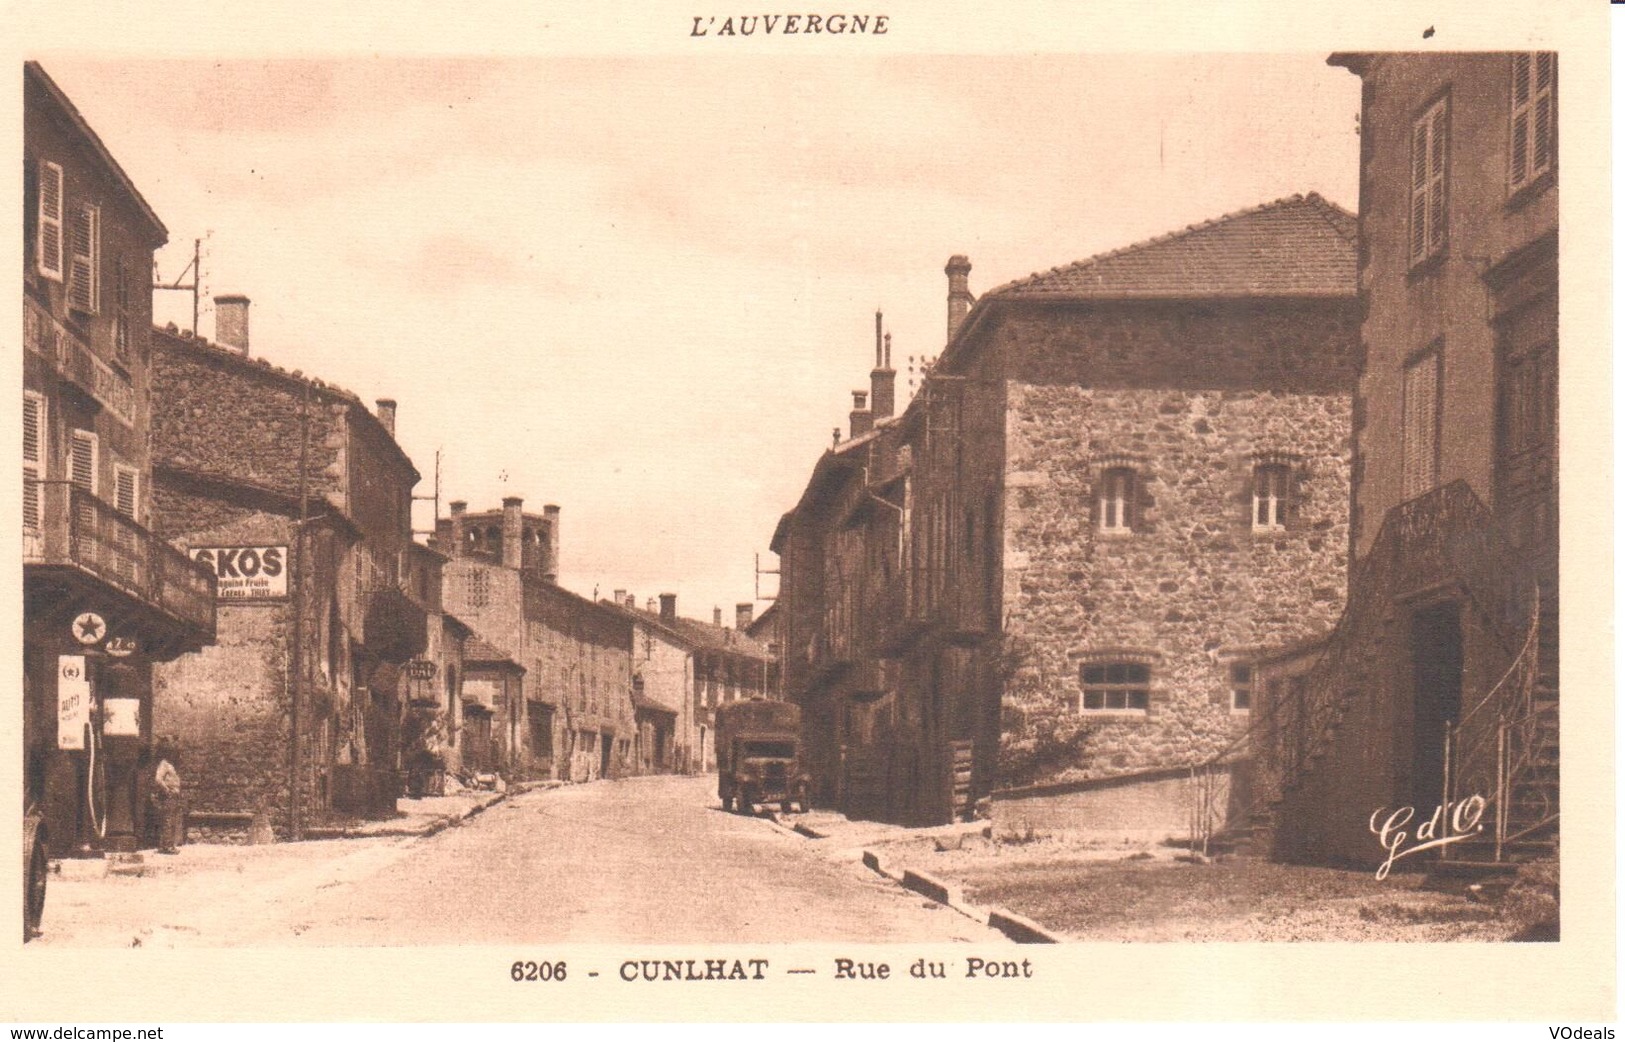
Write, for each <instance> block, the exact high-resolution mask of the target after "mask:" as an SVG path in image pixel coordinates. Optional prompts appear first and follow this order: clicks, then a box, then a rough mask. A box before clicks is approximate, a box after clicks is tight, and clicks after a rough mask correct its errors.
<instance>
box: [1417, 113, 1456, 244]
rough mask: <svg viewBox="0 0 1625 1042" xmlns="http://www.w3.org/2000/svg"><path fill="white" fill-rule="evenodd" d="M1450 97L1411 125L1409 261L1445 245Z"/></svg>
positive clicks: (1447, 202) (1447, 203)
mask: <svg viewBox="0 0 1625 1042" xmlns="http://www.w3.org/2000/svg"><path fill="white" fill-rule="evenodd" d="M1449 154H1450V99H1449V98H1448V97H1444V98H1440V99H1439V100H1438V101H1436V102H1434V103H1433V104H1432V105H1430V106H1429V107H1428V110H1427V111H1426V112H1424V113H1423V114H1422V115H1421V117H1420V118H1419V119H1417V121H1416V122H1415V123H1414V124H1412V126H1411V264H1413V265H1415V264H1420V263H1422V262H1423V261H1425V260H1428V259H1429V258H1431V257H1433V256H1434V255H1435V254H1437V253H1438V252H1439V251H1440V250H1442V249H1443V248H1444V244H1445V232H1446V224H1447V216H1446V207H1447V206H1448V205H1449V199H1448V197H1447V189H1448V184H1447V170H1446V167H1447V163H1448V159H1449Z"/></svg>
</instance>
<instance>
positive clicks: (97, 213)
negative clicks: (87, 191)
mask: <svg viewBox="0 0 1625 1042" xmlns="http://www.w3.org/2000/svg"><path fill="white" fill-rule="evenodd" d="M68 247H69V251H70V253H71V255H72V262H71V266H70V267H69V269H68V306H69V307H71V308H73V309H74V310H75V311H82V312H84V313H85V314H87V315H94V314H96V313H97V312H98V311H100V310H101V292H102V287H101V264H102V212H101V210H100V209H98V208H97V207H94V206H81V207H79V208H78V209H77V210H75V211H74V212H73V223H72V226H71V227H70V228H69V229H68Z"/></svg>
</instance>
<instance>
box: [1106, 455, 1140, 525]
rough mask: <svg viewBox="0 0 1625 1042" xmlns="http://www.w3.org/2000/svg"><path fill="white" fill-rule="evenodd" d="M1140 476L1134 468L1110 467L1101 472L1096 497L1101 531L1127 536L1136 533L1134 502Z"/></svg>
mask: <svg viewBox="0 0 1625 1042" xmlns="http://www.w3.org/2000/svg"><path fill="white" fill-rule="evenodd" d="M1138 485H1139V475H1138V474H1136V473H1135V471H1134V468H1132V467H1108V468H1107V469H1106V470H1104V471H1102V472H1101V475H1100V487H1099V489H1098V492H1097V495H1096V500H1097V502H1096V515H1095V516H1096V518H1097V519H1098V522H1099V528H1100V531H1101V532H1103V533H1109V534H1127V533H1129V532H1132V531H1134V523H1135V516H1134V515H1135V510H1134V500H1135V495H1136V493H1137V489H1138Z"/></svg>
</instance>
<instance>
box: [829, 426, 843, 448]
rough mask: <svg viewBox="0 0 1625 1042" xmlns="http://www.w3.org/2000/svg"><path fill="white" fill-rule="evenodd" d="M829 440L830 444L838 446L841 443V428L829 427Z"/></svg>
mask: <svg viewBox="0 0 1625 1042" xmlns="http://www.w3.org/2000/svg"><path fill="white" fill-rule="evenodd" d="M829 438H830V442H831V443H832V444H835V445H839V444H840V443H841V428H839V427H831V428H830V431H829Z"/></svg>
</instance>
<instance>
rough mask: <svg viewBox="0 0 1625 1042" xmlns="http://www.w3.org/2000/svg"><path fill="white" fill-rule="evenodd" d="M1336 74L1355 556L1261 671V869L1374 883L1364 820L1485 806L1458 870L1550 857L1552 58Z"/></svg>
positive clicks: (1363, 57)
mask: <svg viewBox="0 0 1625 1042" xmlns="http://www.w3.org/2000/svg"><path fill="white" fill-rule="evenodd" d="M1331 61H1332V64H1334V65H1340V66H1343V67H1345V68H1347V69H1349V70H1350V71H1351V72H1353V73H1354V74H1356V75H1358V76H1359V77H1360V78H1361V80H1362V81H1363V82H1362V102H1361V109H1362V113H1361V124H1360V125H1361V137H1360V222H1359V231H1360V250H1359V257H1360V304H1361V313H1362V314H1363V315H1364V321H1363V324H1362V326H1361V329H1360V341H1361V358H1362V365H1361V370H1360V381H1359V387H1358V391H1357V394H1356V397H1355V409H1354V415H1355V430H1354V463H1353V496H1352V506H1351V511H1350V527H1351V538H1352V549H1353V559H1352V564H1351V569H1350V578H1349V600H1348V609H1347V611H1346V612H1345V613H1344V615H1343V617H1342V618H1341V619H1340V620H1339V621H1338V623H1337V625H1336V627H1335V628H1334V629H1332V630H1331V631H1330V632H1329V633H1328V634H1327V636H1326V638H1325V640H1324V641H1321V642H1320V643H1318V644H1315V645H1312V646H1310V647H1308V648H1299V649H1294V650H1292V651H1290V652H1288V653H1287V654H1285V655H1284V656H1283V657H1282V660H1281V661H1280V662H1278V663H1272V664H1270V666H1269V669H1268V670H1267V671H1264V672H1263V673H1261V679H1262V680H1263V685H1262V691H1261V695H1262V698H1261V703H1262V707H1263V708H1264V709H1266V710H1267V714H1268V715H1267V719H1268V721H1269V726H1268V727H1267V728H1266V729H1263V731H1262V733H1261V734H1260V735H1259V736H1258V741H1257V743H1256V746H1257V750H1258V756H1257V759H1258V764H1259V767H1260V775H1261V777H1260V790H1261V796H1262V797H1263V803H1264V805H1265V806H1267V807H1269V808H1271V809H1272V810H1273V813H1272V814H1271V815H1268V817H1267V820H1269V821H1271V822H1272V823H1273V825H1274V829H1273V834H1274V843H1275V850H1276V853H1277V854H1279V855H1280V856H1282V857H1286V858H1290V859H1294V860H1314V861H1323V862H1324V861H1336V862H1347V863H1363V864H1370V863H1373V862H1376V861H1380V860H1382V857H1383V854H1382V851H1381V850H1380V849H1379V847H1378V846H1377V844H1376V840H1375V838H1374V837H1373V836H1372V835H1371V834H1370V832H1369V821H1370V818H1371V815H1372V814H1373V813H1374V812H1376V811H1378V810H1379V809H1386V810H1387V811H1389V812H1392V811H1394V810H1397V809H1398V808H1401V807H1406V806H1409V807H1412V808H1414V810H1415V811H1416V814H1417V820H1418V821H1423V820H1426V819H1427V817H1428V816H1430V815H1431V814H1432V813H1433V812H1434V809H1435V808H1436V807H1438V806H1439V805H1440V804H1441V803H1461V802H1464V801H1467V800H1471V799H1472V798H1473V797H1479V798H1481V799H1483V800H1484V801H1485V806H1484V808H1483V812H1482V824H1483V826H1484V832H1483V833H1482V834H1481V835H1480V838H1481V840H1482V842H1479V843H1474V844H1467V843H1463V844H1459V845H1456V846H1453V847H1452V848H1451V851H1452V856H1455V857H1463V858H1471V857H1477V858H1484V859H1494V858H1496V857H1497V856H1500V857H1503V858H1504V857H1506V856H1510V855H1511V854H1514V853H1517V854H1525V853H1539V852H1543V851H1546V852H1549V851H1551V850H1552V849H1553V844H1554V840H1555V835H1556V822H1557V795H1558V793H1557V781H1558V770H1557V768H1558V748H1557V737H1558V736H1557V715H1558V714H1557V693H1558V675H1557V650H1558V611H1557V609H1558V582H1557V579H1558V570H1557V560H1558V532H1557V357H1558V349H1557V328H1558V318H1557V315H1558V304H1557V296H1558V291H1557V286H1558V278H1557V256H1558V196H1557V177H1558V170H1557V158H1558V152H1557V139H1556V134H1557V64H1558V63H1557V56H1556V55H1555V54H1553V53H1549V52H1546V53H1519V54H1493V53H1484V54H1470V55H1468V54H1452V55H1445V54H1430V55H1416V54H1339V55H1334V56H1333V57H1332V59H1331ZM1498 750H1499V752H1498ZM1447 765H1448V766H1447ZM1497 841H1499V842H1497Z"/></svg>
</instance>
